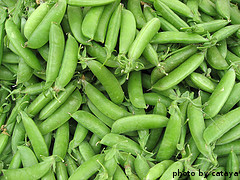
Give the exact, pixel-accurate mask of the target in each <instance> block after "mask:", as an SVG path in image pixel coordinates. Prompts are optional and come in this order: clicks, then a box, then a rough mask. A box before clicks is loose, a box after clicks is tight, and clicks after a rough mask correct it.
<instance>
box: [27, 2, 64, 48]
mask: <svg viewBox="0 0 240 180" xmlns="http://www.w3.org/2000/svg"><path fill="white" fill-rule="evenodd" d="M66 6H67V3H66V0H58V2H57V3H55V5H54V6H53V7H52V8H51V9H50V10H49V11H48V13H47V14H46V15H45V16H44V18H43V20H42V21H41V22H40V24H39V25H38V26H37V27H36V29H35V30H34V31H33V32H32V34H31V35H30V37H29V38H28V41H27V43H26V44H27V46H28V47H29V48H32V49H38V48H40V47H42V46H43V45H44V44H46V43H47V42H48V40H49V30H50V27H51V22H56V23H58V24H60V22H61V21H62V19H63V16H64V14H65V11H66Z"/></svg>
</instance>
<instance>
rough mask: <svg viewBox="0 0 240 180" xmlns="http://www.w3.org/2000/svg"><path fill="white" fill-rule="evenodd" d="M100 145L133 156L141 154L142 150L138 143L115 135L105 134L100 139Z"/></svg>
mask: <svg viewBox="0 0 240 180" xmlns="http://www.w3.org/2000/svg"><path fill="white" fill-rule="evenodd" d="M100 143H101V144H103V145H106V146H110V147H115V148H117V149H119V150H122V151H125V152H128V153H131V154H133V155H135V156H136V155H137V154H141V153H142V149H141V147H140V145H139V144H138V143H136V142H135V141H133V140H131V139H130V138H128V137H126V136H123V135H119V134H115V133H109V134H106V135H105V136H104V137H103V138H102V140H101V141H100Z"/></svg>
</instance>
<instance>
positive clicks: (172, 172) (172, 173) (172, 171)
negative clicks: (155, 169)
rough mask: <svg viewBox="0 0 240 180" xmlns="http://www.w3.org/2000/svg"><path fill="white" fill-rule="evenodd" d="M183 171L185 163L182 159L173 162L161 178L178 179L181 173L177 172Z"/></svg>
mask: <svg viewBox="0 0 240 180" xmlns="http://www.w3.org/2000/svg"><path fill="white" fill-rule="evenodd" d="M176 170H177V171H178V172H182V171H183V163H182V162H181V161H176V162H174V163H172V164H171V165H170V166H169V167H168V168H167V170H166V171H165V172H164V173H163V175H162V176H161V177H160V180H167V179H174V180H177V179H179V178H180V175H179V174H178V173H177V172H176Z"/></svg>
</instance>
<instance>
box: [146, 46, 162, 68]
mask: <svg viewBox="0 0 240 180" xmlns="http://www.w3.org/2000/svg"><path fill="white" fill-rule="evenodd" d="M143 57H145V58H146V60H147V61H148V62H150V63H151V64H153V65H155V66H158V64H159V60H158V54H157V52H156V50H155V49H154V48H153V46H152V45H151V44H150V43H149V44H147V46H146V48H145V49H144V51H143Z"/></svg>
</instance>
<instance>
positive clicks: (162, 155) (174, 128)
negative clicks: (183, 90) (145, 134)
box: [156, 105, 182, 161]
mask: <svg viewBox="0 0 240 180" xmlns="http://www.w3.org/2000/svg"><path fill="white" fill-rule="evenodd" d="M175 106H176V107H175ZM171 108H172V110H171V111H172V112H170V114H171V116H170V118H169V121H168V123H167V126H166V130H165V132H164V135H163V139H162V141H161V144H160V147H159V150H158V152H157V156H156V159H157V160H159V161H162V160H167V159H170V158H171V157H172V156H173V154H174V152H175V151H176V149H177V144H178V142H179V139H180V135H181V127H182V118H181V115H180V113H179V111H180V110H179V108H178V106H177V105H174V107H171Z"/></svg>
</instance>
